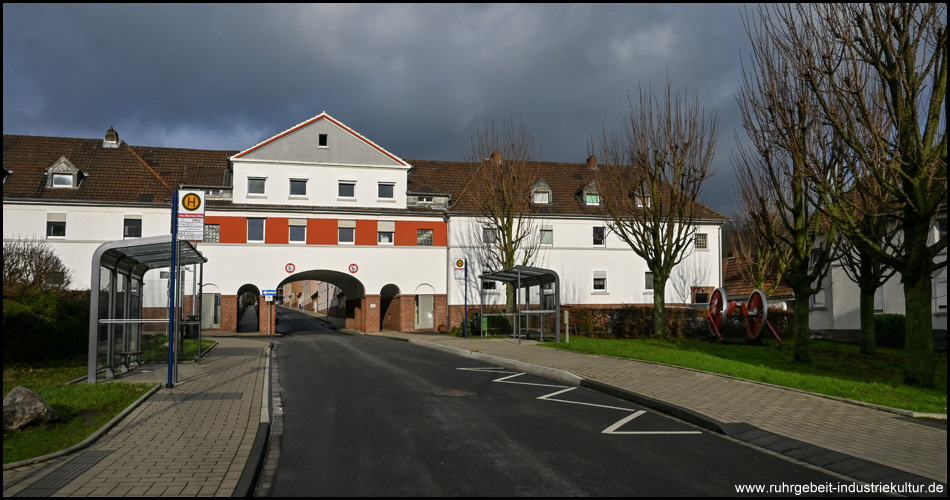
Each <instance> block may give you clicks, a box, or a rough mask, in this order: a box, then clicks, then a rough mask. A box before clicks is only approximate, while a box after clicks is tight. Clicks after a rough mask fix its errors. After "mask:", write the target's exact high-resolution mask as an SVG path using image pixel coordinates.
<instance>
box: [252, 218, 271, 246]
mask: <svg viewBox="0 0 950 500" xmlns="http://www.w3.org/2000/svg"><path fill="white" fill-rule="evenodd" d="M252 220H259V221H261V239H259V240H252V239H251V221H252ZM266 237H267V219H266V218H264V217H248V218H247V242H248V243H264V240H265V239H266Z"/></svg>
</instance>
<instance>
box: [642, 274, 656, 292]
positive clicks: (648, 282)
mask: <svg viewBox="0 0 950 500" xmlns="http://www.w3.org/2000/svg"><path fill="white" fill-rule="evenodd" d="M643 289H644V290H646V293H653V290H654V289H653V271H646V272H644V273H643Z"/></svg>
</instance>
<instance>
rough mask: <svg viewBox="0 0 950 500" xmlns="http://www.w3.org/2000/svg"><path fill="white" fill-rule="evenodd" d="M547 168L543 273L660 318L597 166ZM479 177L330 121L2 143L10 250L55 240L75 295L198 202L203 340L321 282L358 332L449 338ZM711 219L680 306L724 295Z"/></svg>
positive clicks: (472, 276)
mask: <svg viewBox="0 0 950 500" xmlns="http://www.w3.org/2000/svg"><path fill="white" fill-rule="evenodd" d="M589 161H595V160H594V159H593V158H589V159H588V162H589ZM537 166H538V168H539V172H541V176H542V179H539V181H541V180H543V181H544V182H539V183H537V186H538V187H537V189H538V190H542V191H544V192H543V193H538V194H539V196H537V197H536V198H535V200H536V201H537V204H538V207H537V208H538V210H537V214H536V215H535V218H536V222H537V228H538V231H539V232H540V233H539V236H540V238H541V251H540V252H539V257H538V260H537V261H536V262H535V264H534V265H535V266H537V267H545V268H549V269H552V270H554V271H555V272H557V273H558V275H559V276H560V280H561V290H562V294H561V295H562V296H561V302H562V303H566V304H571V305H574V306H578V307H581V306H585V305H586V306H621V305H629V304H652V303H653V296H652V290H650V286H651V284H650V283H651V281H650V280H649V279H648V269H647V267H646V264H645V263H644V262H643V260H642V259H640V258H639V257H637V256H636V255H635V254H634V253H633V252H632V251H631V250H630V248H629V247H628V246H627V245H626V244H625V243H623V242H622V241H621V240H620V239H619V238H617V237H616V236H615V235H613V234H611V233H610V231H609V230H607V229H606V227H607V225H606V224H605V223H604V220H603V217H602V215H601V207H599V206H598V205H597V204H596V199H592V198H591V197H589V196H585V188H586V187H587V186H589V185H590V183H591V181H592V179H593V172H592V170H591V168H590V165H589V164H588V163H587V162H582V163H543V162H538V165H537ZM473 171H474V169H473V168H472V165H470V164H466V163H462V162H440V161H424V160H419V161H416V160H404V159H401V158H399V157H397V156H395V155H394V154H392V153H390V152H388V151H387V150H385V149H383V148H382V147H380V146H378V145H376V144H375V143H373V142H372V141H370V140H369V139H367V138H365V137H363V136H362V135H360V134H359V133H357V132H355V131H354V130H352V129H350V128H348V127H347V126H346V125H344V124H342V123H341V122H339V121H337V120H335V119H334V118H332V117H330V116H329V115H327V114H326V113H323V114H320V115H318V116H316V117H314V118H312V119H310V120H307V121H305V122H303V123H300V124H298V125H296V126H294V127H292V128H290V129H288V130H286V131H284V132H281V133H280V134H277V135H275V136H274V137H272V138H270V139H267V140H265V141H263V142H261V143H259V144H257V145H255V146H252V147H250V148H248V149H246V150H244V151H237V152H235V151H204V150H189V149H174V148H155V147H140V146H129V145H128V144H126V143H124V142H122V141H121V140H119V139H118V135H117V134H115V133H114V131H112V130H111V129H110V132H109V134H107V137H106V140H96V139H68V138H51V137H32V136H8V135H4V192H3V233H4V240H10V239H30V238H45V239H46V241H48V242H49V243H50V244H51V245H52V246H53V248H54V250H55V251H56V252H57V254H58V255H59V256H60V257H61V258H62V259H63V261H64V263H65V264H66V265H67V266H68V267H69V268H70V269H72V270H73V273H74V274H73V286H74V287H75V288H80V289H84V288H89V287H92V288H95V287H94V286H91V284H90V283H89V281H90V276H91V272H90V268H91V257H92V254H93V252H94V251H95V250H96V248H97V247H98V246H99V245H101V244H102V243H104V242H107V241H113V240H119V239H122V238H134V237H143V236H158V235H169V237H170V227H171V200H172V195H173V192H174V191H175V190H176V189H196V190H199V189H200V190H203V191H205V193H206V210H205V223H206V226H205V239H204V241H203V242H201V243H200V244H199V245H198V248H199V250H200V251H201V252H202V253H203V254H204V256H205V257H207V258H208V263H207V264H205V265H204V269H203V283H204V285H203V289H202V292H203V293H204V294H205V295H204V298H205V300H203V302H204V303H206V304H213V306H212V307H214V308H215V309H216V310H214V311H213V314H204V317H203V319H202V321H203V323H204V325H203V326H204V327H205V328H220V329H222V330H231V331H233V330H235V328H236V325H237V310H238V307H239V305H238V297H239V296H241V295H242V294H244V293H245V292H248V291H250V292H253V293H254V294H255V295H257V296H260V295H261V292H262V291H263V290H272V289H277V288H279V287H281V286H283V285H284V284H286V283H289V282H293V281H298V280H315V281H320V282H326V283H332V284H333V285H334V286H336V287H338V289H339V291H340V292H342V294H343V295H344V297H345V309H346V312H345V317H346V327H348V328H351V329H355V330H361V331H365V332H378V331H379V330H380V329H394V330H400V331H426V330H434V329H439V328H447V329H450V328H452V327H453V326H455V325H457V324H459V322H460V321H461V318H462V316H463V314H462V308H463V304H464V303H465V300H466V297H467V298H468V301H469V304H470V306H471V305H473V304H478V302H479V299H478V297H479V293H480V292H481V290H480V286H479V284H478V280H477V276H478V275H479V274H480V273H482V272H484V271H485V270H484V269H481V268H480V266H479V265H478V261H477V251H476V250H477V248H475V247H474V245H475V243H473V241H475V239H474V238H473V237H472V235H473V234H477V232H478V231H481V229H482V228H481V225H480V223H479V221H478V218H477V216H476V214H473V213H472V212H471V210H470V208H467V205H466V202H465V185H466V184H467V182H469V181H470V180H471V178H472V173H473ZM541 194H543V195H544V196H540V195H541ZM700 209H701V220H700V222H699V223H698V224H697V227H696V233H697V235H698V236H697V237H696V242H695V248H694V249H693V251H692V252H691V253H690V255H689V257H688V258H687V259H686V260H685V261H684V262H683V264H681V265H680V266H679V267H678V268H677V270H676V271H675V272H674V277H673V278H672V279H671V280H670V283H669V284H668V289H667V290H666V297H667V299H668V301H670V302H671V303H690V302H704V301H705V297H706V296H708V294H709V293H711V291H712V290H713V289H714V288H716V287H718V286H721V285H722V275H721V274H722V273H721V266H720V262H721V260H722V255H721V250H720V249H721V244H720V236H721V226H722V224H723V223H724V222H725V220H726V218H725V217H723V216H722V215H720V214H717V213H715V212H714V211H712V210H709V209H708V208H706V207H702V206H701V207H700ZM458 259H464V260H466V261H467V262H468V263H469V274H468V276H469V281H468V283H467V287H468V293H467V294H466V289H465V287H466V283H465V282H463V281H460V280H457V279H455V276H454V274H453V271H454V269H455V263H456V261H457V260H458ZM156 274H157V273H156ZM147 279H149V280H150V281H149V283H150V284H149V285H148V288H147V292H151V293H147V294H146V295H147V296H151V297H153V298H154V297H157V298H158V299H155V300H154V301H153V302H152V303H147V304H146V306H151V307H152V308H153V309H156V310H158V313H160V312H161V311H160V310H161V309H162V307H163V303H162V300H163V294H162V293H161V291H162V290H164V288H163V287H164V283H165V282H164V280H163V279H162V276H161V275H157V276H148V277H147ZM485 292H486V294H487V298H488V300H486V303H488V304H501V303H503V302H504V294H503V293H499V292H500V291H493V290H491V289H488V290H485ZM300 293H301V296H302V295H303V292H302V291H301V292H300ZM308 296H310V297H309V299H308V300H311V301H312V300H313V297H316V296H317V295H316V291H313V292H308ZM301 300H303V299H301ZM261 302H263V299H262V300H261ZM304 302H306V301H305V300H304ZM215 318H217V322H215Z"/></svg>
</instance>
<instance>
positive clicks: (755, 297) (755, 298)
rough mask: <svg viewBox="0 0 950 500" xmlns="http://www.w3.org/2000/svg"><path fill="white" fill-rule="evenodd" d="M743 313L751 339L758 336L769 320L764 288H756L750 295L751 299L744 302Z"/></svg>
mask: <svg viewBox="0 0 950 500" xmlns="http://www.w3.org/2000/svg"><path fill="white" fill-rule="evenodd" d="M742 309H743V311H742V312H743V315H744V316H745V318H746V319H745V326H746V332H747V333H748V334H749V338H750V339H754V338H758V336H759V332H761V331H762V327H763V326H764V325H765V323H766V322H767V321H768V315H769V309H768V303H767V302H766V300H765V293H763V292H762V290H754V291H753V292H752V294H751V295H749V300H748V301H746V303H745V304H743V308H742Z"/></svg>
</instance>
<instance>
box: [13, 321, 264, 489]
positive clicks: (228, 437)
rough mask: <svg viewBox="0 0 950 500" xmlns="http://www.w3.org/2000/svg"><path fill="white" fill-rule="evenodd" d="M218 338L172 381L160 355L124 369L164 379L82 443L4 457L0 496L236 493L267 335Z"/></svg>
mask: <svg viewBox="0 0 950 500" xmlns="http://www.w3.org/2000/svg"><path fill="white" fill-rule="evenodd" d="M217 340H218V345H217V346H215V347H214V348H213V349H212V350H211V351H210V352H209V353H208V354H207V355H206V356H205V357H204V358H203V359H202V363H201V365H197V364H195V363H185V364H182V365H180V366H179V370H178V379H179V382H178V384H177V385H175V387H173V388H170V389H166V388H164V386H165V383H166V382H167V380H168V372H167V368H166V367H164V366H160V365H154V366H152V365H146V366H142V367H139V368H137V369H136V370H133V371H132V372H130V373H129V374H128V375H127V376H124V377H122V380H123V381H127V382H135V383H148V384H156V385H160V386H161V387H162V388H161V389H159V390H158V392H156V393H155V394H153V395H152V396H151V397H149V398H148V399H146V400H145V401H144V402H143V403H141V404H140V405H139V406H138V407H136V408H135V410H134V411H133V412H132V413H130V414H129V415H127V416H126V417H125V418H124V419H122V420H121V421H120V422H119V423H118V424H116V425H115V427H113V428H112V429H110V430H109V431H108V432H107V433H106V434H104V435H103V436H102V437H101V438H99V439H98V440H96V441H95V442H94V443H93V444H91V445H90V446H88V447H87V448H84V449H82V450H78V451H76V452H74V453H71V454H69V455H67V456H64V457H60V458H56V459H53V460H48V461H44V462H40V463H37V464H31V465H26V466H22V467H16V468H11V469H8V468H6V467H5V468H4V471H3V496H4V497H8V496H232V495H233V494H234V493H235V489H236V487H237V486H238V482H239V480H240V479H241V476H242V474H243V473H244V469H245V467H246V466H247V465H248V458H249V457H250V455H251V446H252V444H253V443H254V439H255V436H256V434H257V432H258V426H259V423H260V421H261V408H262V402H263V401H264V399H263V397H264V382H265V376H264V372H265V368H266V366H267V360H268V359H269V352H270V344H269V343H267V342H262V341H260V340H252V339H247V338H229V337H221V338H218V339H217ZM84 459H88V460H87V461H88V462H90V463H89V464H86V465H84V466H82V467H76V466H74V465H73V464H75V463H77V462H82V461H83V460H84ZM71 469H72V470H71ZM79 469H85V470H79Z"/></svg>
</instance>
